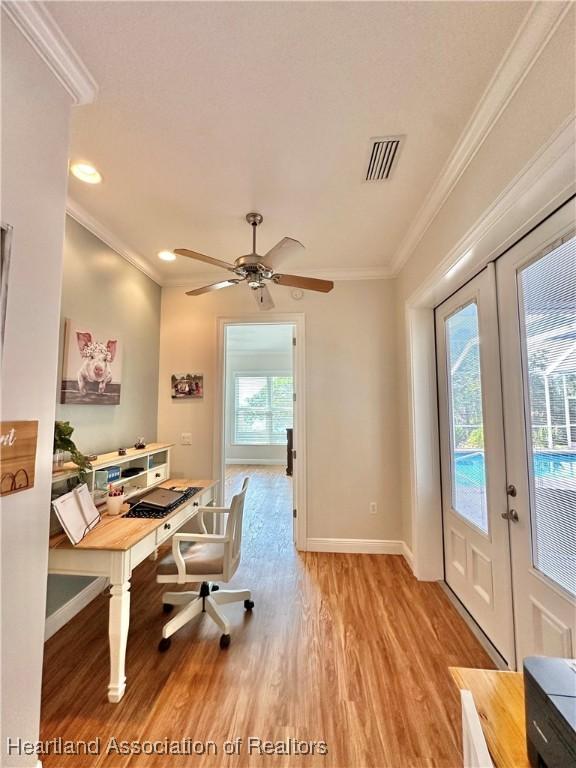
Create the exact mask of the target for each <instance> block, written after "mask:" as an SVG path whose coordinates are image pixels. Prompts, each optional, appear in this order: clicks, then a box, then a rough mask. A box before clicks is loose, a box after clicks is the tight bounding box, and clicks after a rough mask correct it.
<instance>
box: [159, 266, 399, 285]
mask: <svg viewBox="0 0 576 768" xmlns="http://www.w3.org/2000/svg"><path fill="white" fill-rule="evenodd" d="M296 272H297V273H298V275H299V276H300V277H317V278H320V279H321V280H334V281H335V282H340V281H350V280H390V279H393V278H394V275H393V274H392V272H391V271H390V269H388V267H350V268H348V267H326V268H323V269H321V268H316V269H296ZM223 274H224V273H223V272H222V270H221V269H220V270H218V271H214V272H198V273H195V274H193V275H175V276H174V277H165V278H164V279H163V280H162V286H163V287H164V288H196V287H199V286H201V285H206V284H209V283H214V282H216V281H217V280H218V279H220V280H222V279H224V278H223Z"/></svg>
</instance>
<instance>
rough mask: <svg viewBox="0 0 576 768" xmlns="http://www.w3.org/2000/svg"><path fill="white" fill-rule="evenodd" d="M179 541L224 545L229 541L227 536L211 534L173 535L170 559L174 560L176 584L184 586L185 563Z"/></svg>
mask: <svg viewBox="0 0 576 768" xmlns="http://www.w3.org/2000/svg"><path fill="white" fill-rule="evenodd" d="M181 541H189V542H196V543H200V542H205V543H207V544H226V543H227V542H229V541H230V539H229V538H228V536H223V535H222V536H220V535H217V534H211V533H208V534H206V533H175V534H174V536H173V537H172V557H173V558H174V562H175V563H176V568H177V569H178V584H184V583H185V582H186V563H185V562H184V558H183V557H182V552H181V551H180V542H181Z"/></svg>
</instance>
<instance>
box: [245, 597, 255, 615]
mask: <svg viewBox="0 0 576 768" xmlns="http://www.w3.org/2000/svg"><path fill="white" fill-rule="evenodd" d="M244 608H245V609H246V610H247V611H250V613H252V608H254V600H244Z"/></svg>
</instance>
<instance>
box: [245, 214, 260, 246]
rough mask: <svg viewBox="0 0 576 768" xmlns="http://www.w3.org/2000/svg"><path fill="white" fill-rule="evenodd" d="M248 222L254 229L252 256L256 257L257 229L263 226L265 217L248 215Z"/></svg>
mask: <svg viewBox="0 0 576 768" xmlns="http://www.w3.org/2000/svg"><path fill="white" fill-rule="evenodd" d="M246 221H247V222H248V224H250V226H251V227H252V256H256V227H257V226H258V225H259V224H262V222H263V221H264V217H263V216H262V214H261V213H247V214H246Z"/></svg>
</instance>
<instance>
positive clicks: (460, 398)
mask: <svg viewBox="0 0 576 768" xmlns="http://www.w3.org/2000/svg"><path fill="white" fill-rule="evenodd" d="M446 350H447V365H448V389H449V407H450V414H449V416H450V439H451V457H450V459H451V464H452V473H451V474H452V508H453V509H454V511H455V512H458V514H460V515H461V516H462V517H463V518H465V519H466V520H467V521H468V522H470V523H472V524H473V525H475V526H477V527H478V528H480V529H481V530H482V531H484V532H485V533H487V532H488V514H487V507H486V471H485V464H484V417H483V413H482V382H481V374H480V333H479V328H478V307H477V305H476V303H475V302H472V303H470V304H468V305H467V306H465V307H463V308H461V309H459V310H458V311H457V312H455V313H454V314H453V315H452V316H451V317H449V318H448V320H447V321H446Z"/></svg>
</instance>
